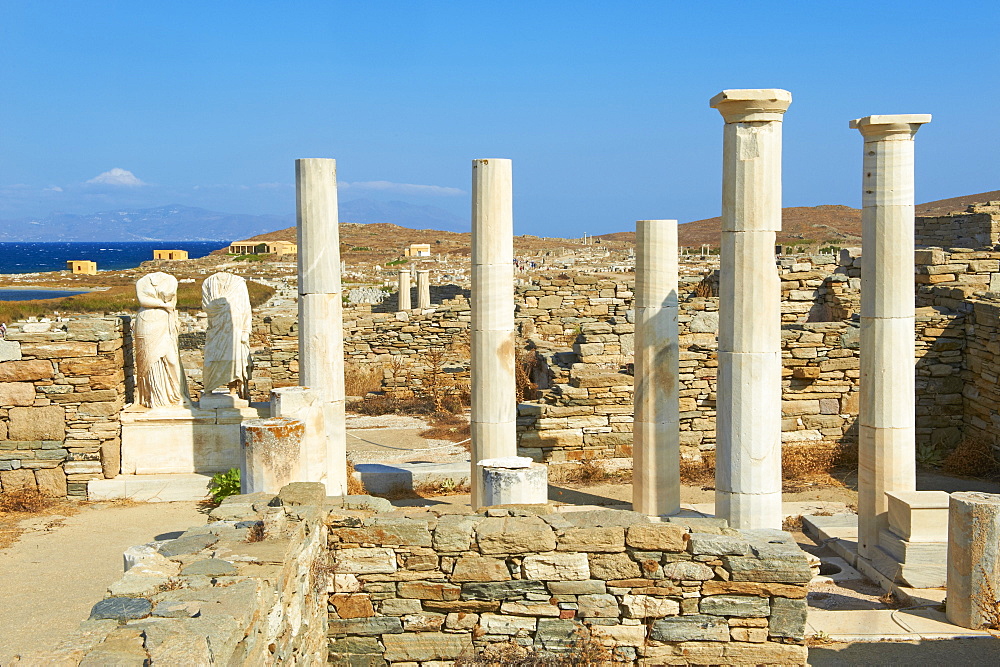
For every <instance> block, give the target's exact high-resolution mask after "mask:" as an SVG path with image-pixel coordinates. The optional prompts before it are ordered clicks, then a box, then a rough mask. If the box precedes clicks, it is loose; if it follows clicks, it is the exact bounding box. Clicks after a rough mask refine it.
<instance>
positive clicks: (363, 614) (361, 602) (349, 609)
mask: <svg viewBox="0 0 1000 667" xmlns="http://www.w3.org/2000/svg"><path fill="white" fill-rule="evenodd" d="M330 604H331V605H333V608H334V609H336V610H337V616H339V617H340V618H368V617H370V616H374V615H375V608H374V607H373V606H372V601H371V596H368V595H357V594H350V593H335V594H334V595H331V596H330Z"/></svg>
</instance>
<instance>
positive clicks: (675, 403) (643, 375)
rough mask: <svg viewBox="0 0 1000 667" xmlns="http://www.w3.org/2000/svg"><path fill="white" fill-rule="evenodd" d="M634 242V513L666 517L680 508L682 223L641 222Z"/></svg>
mask: <svg viewBox="0 0 1000 667" xmlns="http://www.w3.org/2000/svg"><path fill="white" fill-rule="evenodd" d="M635 236H636V260H635V393H634V395H633V401H634V405H635V422H634V424H633V429H632V431H633V433H632V440H633V447H632V508H633V509H634V510H635V511H636V512H642V513H643V514H648V515H650V516H667V515H670V514H676V513H677V512H678V511H679V510H680V507H681V486H680V455H681V448H680V421H679V417H678V410H679V404H680V398H679V394H678V390H679V388H678V383H677V374H678V363H679V357H678V346H677V342H678V330H677V307H678V304H677V221H676V220H639V221H638V222H636V223H635Z"/></svg>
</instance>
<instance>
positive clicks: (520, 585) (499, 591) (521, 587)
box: [400, 579, 548, 611]
mask: <svg viewBox="0 0 1000 667" xmlns="http://www.w3.org/2000/svg"><path fill="white" fill-rule="evenodd" d="M400 586H401V587H402V584H400ZM531 593H537V594H539V595H547V594H548V591H547V590H546V588H545V584H543V583H542V582H540V581H528V580H525V579H516V580H514V581H503V582H488V583H468V584H462V600H486V601H493V600H510V599H519V598H522V597H524V596H525V595H528V594H531ZM425 607H426V605H425ZM460 610H461V609H460V608H456V609H454V610H453V611H460ZM475 610H476V611H479V609H475Z"/></svg>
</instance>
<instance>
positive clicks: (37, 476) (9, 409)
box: [0, 317, 132, 496]
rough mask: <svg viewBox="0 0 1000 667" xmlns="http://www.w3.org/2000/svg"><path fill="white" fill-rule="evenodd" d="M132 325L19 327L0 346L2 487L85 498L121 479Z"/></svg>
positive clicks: (76, 322) (90, 322) (116, 321)
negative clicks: (95, 483) (103, 483)
mask: <svg viewBox="0 0 1000 667" xmlns="http://www.w3.org/2000/svg"><path fill="white" fill-rule="evenodd" d="M128 327H129V320H128V318H119V317H107V318H99V317H95V318H80V319H73V320H69V321H60V322H18V323H15V324H12V325H9V327H8V329H7V336H6V340H0V488H2V490H3V491H11V490H14V489H18V488H37V489H38V490H40V491H41V492H42V493H44V494H45V495H49V496H66V495H67V494H68V495H71V496H86V495H87V481H88V480H90V479H97V478H101V477H114V476H115V475H117V474H118V470H119V467H120V459H121V425H120V423H119V417H118V414H119V412H120V411H121V408H122V406H123V405H124V403H125V400H126V378H128V379H129V382H130V381H131V376H132V361H131V360H132V354H131V348H130V343H129V340H130V338H129V337H128V336H127V335H126V334H127V332H128Z"/></svg>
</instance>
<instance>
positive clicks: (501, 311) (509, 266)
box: [469, 159, 517, 508]
mask: <svg viewBox="0 0 1000 667" xmlns="http://www.w3.org/2000/svg"><path fill="white" fill-rule="evenodd" d="M514 344H515V343H514V214H513V203H512V171H511V161H510V160H504V159H488V160H473V162H472V473H471V475H470V477H469V479H471V480H472V506H473V508H479V507H481V506H482V501H483V499H484V496H483V489H482V481H481V475H480V472H479V470H478V469H477V467H476V463H477V462H479V461H481V460H483V459H498V458H504V457H508V456H515V455H516V454H517V428H516V421H517V394H516V391H515V385H514Z"/></svg>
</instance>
